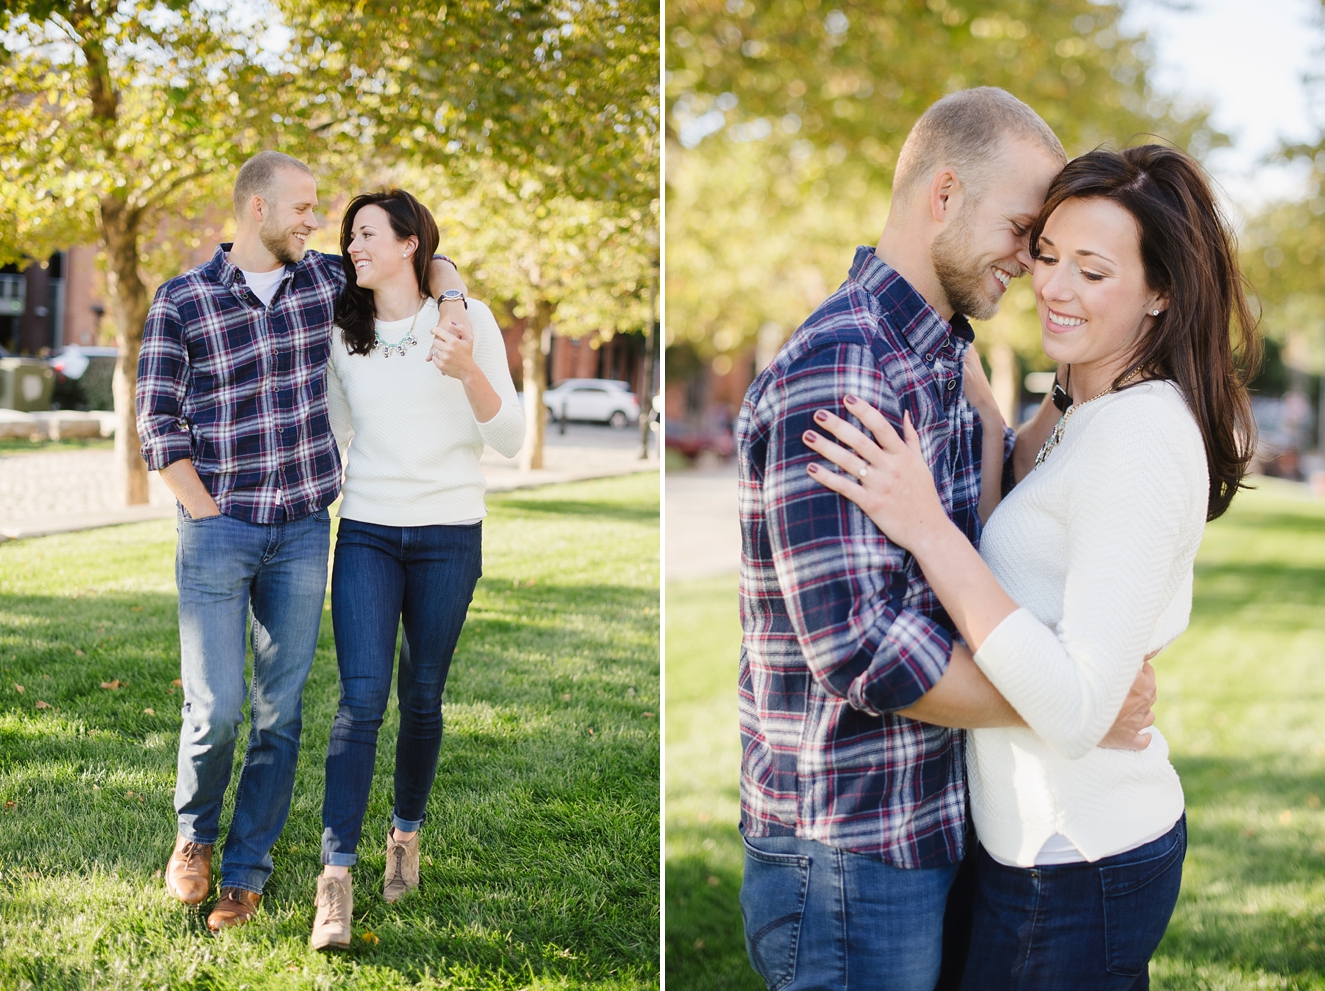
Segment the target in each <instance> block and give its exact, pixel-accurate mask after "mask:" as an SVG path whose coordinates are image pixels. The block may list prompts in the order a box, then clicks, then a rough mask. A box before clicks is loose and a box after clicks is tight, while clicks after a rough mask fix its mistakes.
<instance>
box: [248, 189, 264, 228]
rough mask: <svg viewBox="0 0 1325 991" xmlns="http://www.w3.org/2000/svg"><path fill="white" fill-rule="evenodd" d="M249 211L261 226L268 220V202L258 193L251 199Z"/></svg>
mask: <svg viewBox="0 0 1325 991" xmlns="http://www.w3.org/2000/svg"><path fill="white" fill-rule="evenodd" d="M248 210H249V213H251V214H252V215H253V219H254V220H256V221H257V222H258V223H259V224H261V223H262V222H263V221H264V220H266V219H267V201H266V200H264V199H263V198H262V197H261V196H259V195H258V194H257V193H254V194H253V195H252V196H250V197H249V200H248Z"/></svg>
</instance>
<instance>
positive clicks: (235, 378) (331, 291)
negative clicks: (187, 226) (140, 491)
mask: <svg viewBox="0 0 1325 991" xmlns="http://www.w3.org/2000/svg"><path fill="white" fill-rule="evenodd" d="M230 247H231V246H230V245H229V244H222V245H221V246H220V247H218V248H217V249H216V254H214V255H213V256H212V258H211V261H209V262H207V264H205V265H202V266H200V267H198V268H195V269H193V270H192V271H190V272H186V273H185V274H183V275H181V276H178V277H176V278H174V279H171V280H170V281H169V282H167V283H165V284H164V285H163V286H161V288H160V289H158V290H157V293H156V298H155V299H153V300H152V308H151V310H150V311H149V312H148V315H147V325H146V327H145V328H144V330H143V346H142V351H141V352H140V353H139V356H138V395H137V410H138V434H139V437H140V438H141V441H142V455H143V460H144V461H146V462H147V467H148V468H149V469H151V470H153V471H159V470H160V469H162V468H164V467H166V465H168V464H170V463H171V462H174V461H178V460H180V459H181V458H191V459H192V461H193V467H194V468H195V469H197V472H198V475H199V477H200V478H201V479H202V481H203V484H204V485H206V486H207V488H208V489H209V490H210V491H211V493H212V498H214V499H215V500H216V504H217V506H218V507H219V508H220V510H221V512H222V513H224V514H225V515H227V516H233V517H235V518H236V519H241V520H246V521H248V522H250V523H275V522H280V521H282V520H295V519H300V518H301V517H304V516H307V515H309V514H310V513H313V512H316V511H317V510H319V509H323V508H325V507H326V506H328V505H330V504H331V502H332V501H334V500H335V498H336V494H337V493H338V492H339V491H340V481H341V465H340V457H339V455H338V453H337V451H336V441H335V439H334V438H333V437H332V434H331V421H330V418H329V416H328V413H327V387H326V377H327V359H328V357H329V356H330V354H331V338H332V332H333V326H332V321H333V316H334V312H335V307H336V299H337V298H338V297H339V296H340V293H341V290H342V289H343V288H344V287H345V281H346V280H345V270H344V267H343V265H342V263H341V259H340V256H339V255H328V254H322V253H321V252H317V251H308V252H305V253H304V257H303V259H302V260H301V261H300V262H299V264H297V265H287V266H286V269H285V276H284V277H283V279H282V280H281V284H280V285H279V286H278V287H277V289H276V294H275V295H274V296H273V297H272V300H271V305H270V306H269V307H268V306H263V305H262V301H261V300H259V299H258V298H257V296H255V295H254V294H253V291H252V290H251V289H249V287H248V286H247V285H246V284H245V282H244V277H243V274H242V273H241V272H240V271H239V269H237V268H235V266H234V265H232V264H231V263H230V261H229V259H228V258H227V256H226V253H227V252H228V251H229V250H230Z"/></svg>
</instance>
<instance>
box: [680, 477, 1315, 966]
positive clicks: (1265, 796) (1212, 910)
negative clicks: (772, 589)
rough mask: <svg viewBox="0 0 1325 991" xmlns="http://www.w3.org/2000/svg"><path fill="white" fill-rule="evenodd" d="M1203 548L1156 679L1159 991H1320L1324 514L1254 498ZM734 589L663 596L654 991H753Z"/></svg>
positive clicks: (1278, 496)
mask: <svg viewBox="0 0 1325 991" xmlns="http://www.w3.org/2000/svg"><path fill="white" fill-rule="evenodd" d="M1258 484H1259V485H1260V486H1261V489H1260V490H1259V491H1255V492H1247V493H1243V494H1241V495H1239V496H1238V498H1237V499H1236V500H1235V501H1234V503H1233V508H1232V510H1231V511H1230V512H1229V513H1228V514H1227V515H1226V516H1225V517H1224V518H1223V519H1221V520H1218V521H1216V522H1215V523H1212V524H1211V525H1210V526H1209V527H1208V528H1207V530H1206V535H1205V541H1204V543H1203V544H1202V547H1201V553H1200V556H1199V558H1198V559H1197V568H1196V594H1195V603H1194V608H1193V610H1192V621H1191V627H1190V628H1189V630H1188V631H1187V633H1186V634H1184V635H1183V636H1182V637H1181V638H1180V639H1179V640H1178V641H1177V643H1175V644H1174V645H1173V646H1172V647H1171V648H1169V649H1168V650H1167V651H1165V653H1164V654H1162V655H1161V656H1160V657H1159V658H1157V659H1156V661H1155V667H1156V670H1157V672H1158V678H1159V705H1158V706H1157V708H1156V716H1157V719H1158V723H1159V725H1160V726H1161V727H1162V728H1163V730H1164V733H1165V735H1166V736H1167V737H1168V739H1169V741H1170V743H1171V744H1172V753H1173V762H1174V764H1175V766H1176V767H1177V769H1178V773H1179V774H1180V775H1181V777H1182V782H1183V787H1184V789H1185V791H1186V795H1187V809H1188V824H1189V827H1190V847H1189V851H1188V854H1187V862H1186V867H1185V872H1184V876H1183V889H1182V896H1181V899H1180V901H1179V902H1178V908H1177V911H1176V912H1175V913H1174V916H1173V921H1172V923H1171V924H1170V926H1169V930H1168V934H1167V935H1166V936H1165V938H1164V942H1163V943H1162V944H1161V946H1160V948H1159V951H1158V953H1157V954H1156V955H1155V958H1154V960H1153V961H1152V963H1151V968H1150V972H1151V979H1152V986H1153V987H1155V988H1156V989H1172V991H1178V989H1181V991H1233V989H1243V988H1247V989H1251V988H1256V989H1261V988H1272V989H1294V991H1298V989H1302V991H1305V989H1325V810H1322V808H1321V802H1322V800H1325V505H1322V504H1320V503H1310V502H1307V501H1304V500H1302V499H1300V498H1297V497H1296V495H1295V491H1296V490H1293V489H1290V488H1289V487H1287V486H1284V485H1281V484H1276V483H1275V482H1274V481H1273V480H1265V481H1261V482H1258ZM739 644H740V626H739V622H738V620H737V615H736V579H735V576H732V577H728V578H721V579H714V580H709V581H704V582H693V583H685V584H672V585H669V586H668V587H667V796H666V802H667V822H666V878H667V882H666V883H667V899H666V918H667V932H666V961H667V964H666V967H667V971H666V972H667V981H668V987H669V988H670V989H671V991H692V989H701V988H714V989H723V991H727V989H732V991H735V989H742V988H749V989H752V991H756V989H758V988H761V987H762V986H763V985H762V982H760V981H759V979H758V978H757V977H756V976H755V974H754V972H753V971H752V970H750V968H749V965H748V963H747V962H746V959H745V949H744V944H743V937H742V930H741V913H740V905H739V902H738V895H739V892H740V883H741V861H742V855H741V842H740V836H739V834H738V833H737V830H736V822H737V820H738V818H739V813H740V807H739V796H738V792H737V775H738V770H739V767H740V744H739V738H738V735H737V723H736V691H735V685H736V661H737V652H738V648H739Z"/></svg>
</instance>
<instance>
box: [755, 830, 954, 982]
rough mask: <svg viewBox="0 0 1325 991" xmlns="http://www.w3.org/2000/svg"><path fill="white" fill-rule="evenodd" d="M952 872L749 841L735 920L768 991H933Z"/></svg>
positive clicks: (810, 845) (795, 843)
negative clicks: (827, 990) (741, 924)
mask: <svg viewBox="0 0 1325 991" xmlns="http://www.w3.org/2000/svg"><path fill="white" fill-rule="evenodd" d="M956 874H957V865H956V864H953V865H952V866H950V867H935V868H930V869H927V870H905V869H903V868H900V867H892V866H890V865H888V864H885V863H883V862H882V861H880V860H875V859H873V858H871V857H863V856H861V855H859V854H855V853H851V852H849V851H847V850H840V849H838V848H836V847H830V846H825V845H824V844H822V843H818V842H816V841H814V840H802V839H797V838H796V837H794V836H772V837H747V838H746V840H745V875H744V878H743V879H742V881H741V918H742V919H743V921H744V922H745V948H746V952H747V953H748V954H749V957H750V965H751V966H752V967H753V968H754V969H755V972H756V973H757V974H758V975H759V976H760V977H762V978H763V979H764V983H765V984H767V985H768V987H769V989H770V991H802V989H804V991H810V989H822V988H832V989H834V991H856V989H865V988H869V989H876V988H886V989H888V991H933V987H934V982H935V981H936V980H937V979H938V976H939V961H940V958H941V955H942V949H943V912H944V907H945V905H946V904H947V898H948V888H949V887H950V886H951V884H952V879H953V877H955V876H956Z"/></svg>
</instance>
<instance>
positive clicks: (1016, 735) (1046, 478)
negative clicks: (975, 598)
mask: <svg viewBox="0 0 1325 991" xmlns="http://www.w3.org/2000/svg"><path fill="white" fill-rule="evenodd" d="M1207 497H1208V476H1207V472H1206V461H1205V449H1204V446H1203V444H1202V440H1201V434H1200V430H1199V429H1198V428H1197V425H1196V421H1195V419H1194V418H1193V417H1192V414H1191V411H1190V410H1189V409H1188V407H1187V404H1186V402H1185V401H1184V400H1183V397H1182V395H1181V393H1180V392H1179V391H1178V389H1177V387H1176V386H1174V385H1173V384H1172V383H1170V382H1145V383H1142V384H1140V385H1136V386H1133V387H1132V388H1130V389H1125V390H1123V391H1122V392H1120V393H1115V394H1111V395H1108V396H1105V397H1103V398H1100V399H1097V400H1095V401H1094V402H1092V403H1090V404H1088V405H1083V406H1082V407H1081V408H1080V409H1079V410H1077V411H1076V412H1075V413H1073V414H1072V416H1071V417H1070V418H1069V419H1068V421H1067V423H1066V424H1065V432H1064V436H1063V439H1062V442H1061V443H1060V444H1059V445H1058V447H1057V448H1056V449H1055V450H1054V451H1053V452H1052V453H1051V454H1050V455H1049V457H1048V459H1047V460H1046V461H1045V462H1044V464H1043V465H1041V466H1040V467H1039V468H1037V469H1035V471H1033V472H1031V473H1030V474H1029V475H1028V476H1027V477H1026V478H1025V479H1023V480H1022V481H1021V482H1020V483H1019V484H1018V485H1017V487H1016V488H1014V489H1013V490H1012V492H1011V493H1010V494H1009V496H1008V497H1007V498H1006V499H1005V500H1004V501H1003V502H1002V504H1001V505H1000V506H999V507H998V509H997V510H996V511H995V512H994V514H993V515H992V516H991V517H990V520H989V525H988V527H986V529H985V531H984V536H983V538H982V540H981V545H980V553H981V555H982V556H983V557H984V560H985V561H986V562H987V563H988V565H989V567H990V569H991V570H992V571H993V573H994V576H995V577H996V578H998V580H999V582H1000V583H1001V584H1002V586H1003V587H1004V588H1005V589H1006V590H1007V591H1008V594H1009V595H1011V596H1012V598H1013V599H1014V600H1016V602H1017V604H1018V605H1019V606H1020V607H1021V608H1019V609H1018V610H1017V611H1016V612H1014V613H1012V614H1011V615H1010V616H1008V617H1007V618H1006V619H1004V620H1003V622H1001V623H1000V624H999V625H998V626H997V627H996V628H995V629H994V631H993V632H992V633H991V634H990V635H989V637H988V638H987V639H986V640H985V642H984V643H983V644H981V646H980V650H979V651H978V652H977V653H976V655H975V660H976V663H977V664H978V665H979V666H980V668H981V670H982V671H984V672H985V674H986V675H988V677H989V680H990V681H992V682H993V683H994V685H995V687H997V688H998V690H999V691H1000V692H1001V693H1002V694H1003V696H1004V697H1005V698H1006V699H1007V700H1008V701H1009V702H1010V703H1011V704H1012V706H1013V707H1014V708H1015V709H1016V710H1017V712H1018V713H1020V714H1021V716H1022V718H1023V719H1025V720H1026V723H1027V725H1028V726H1029V728H1028V729H1027V728H1023V729H980V730H972V731H971V732H970V734H969V754H968V769H969V777H970V787H971V803H972V811H973V814H974V817H975V828H976V833H977V835H978V836H979V838H980V842H981V843H982V844H983V845H984V847H985V848H986V849H987V850H988V851H989V852H990V853H991V854H992V855H993V856H994V857H995V858H996V859H998V860H1001V861H1003V862H1004V863H1009V864H1017V865H1020V866H1025V867H1029V866H1031V865H1033V864H1034V863H1035V857H1036V854H1037V853H1038V852H1039V851H1040V848H1041V847H1042V846H1043V845H1044V843H1045V841H1046V840H1047V839H1049V838H1050V837H1051V836H1054V835H1055V834H1061V835H1062V836H1064V837H1066V838H1067V839H1068V840H1069V841H1071V843H1073V844H1075V845H1076V848H1077V850H1079V851H1080V852H1081V854H1082V855H1083V856H1084V857H1085V859H1086V860H1090V861H1094V860H1098V859H1100V858H1101V857H1107V856H1112V855H1114V854H1116V853H1121V852H1123V851H1125V850H1129V849H1132V848H1133V847H1135V846H1137V845H1139V844H1141V843H1143V842H1146V841H1147V840H1149V839H1152V838H1154V837H1156V836H1158V835H1162V834H1163V833H1164V832H1165V831H1166V830H1167V828H1168V827H1170V826H1172V825H1173V823H1175V822H1176V821H1177V820H1178V818H1179V817H1180V816H1181V815H1182V810H1183V796H1182V786H1181V785H1180V784H1179V783H1178V775H1177V773H1176V772H1175V771H1174V769H1173V766H1172V765H1171V764H1170V763H1169V760H1168V754H1169V748H1168V743H1167V741H1165V739H1164V737H1163V736H1162V735H1161V734H1160V732H1159V730H1158V728H1154V729H1152V731H1151V734H1152V739H1151V743H1150V746H1149V747H1147V748H1146V749H1145V750H1142V751H1124V750H1105V749H1102V748H1100V747H1097V746H1096V744H1097V743H1098V742H1099V741H1100V740H1101V739H1103V737H1104V734H1105V733H1107V732H1108V730H1109V728H1110V727H1111V726H1112V725H1113V721H1114V720H1115V719H1116V718H1117V716H1118V712H1119V710H1120V709H1121V708H1122V703H1123V700H1124V699H1125V698H1126V696H1127V692H1128V689H1129V688H1130V687H1131V685H1132V682H1133V681H1134V680H1135V678H1136V674H1137V671H1138V670H1139V669H1140V667H1141V662H1142V659H1143V657H1144V656H1145V655H1146V654H1148V653H1150V652H1151V651H1153V650H1157V649H1159V648H1161V647H1164V646H1165V645H1167V644H1168V643H1169V642H1171V641H1172V640H1173V639H1174V638H1175V637H1177V636H1178V635H1179V634H1180V633H1181V632H1182V631H1183V630H1184V629H1186V627H1187V621H1188V618H1189V616H1190V614H1191V602H1192V562H1193V559H1194V558H1195V557H1196V550H1197V547H1198V546H1199V545H1200V542H1201V534H1202V532H1203V530H1204V527H1205V514H1206V500H1207ZM1059 842H1061V840H1060V841H1059Z"/></svg>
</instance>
